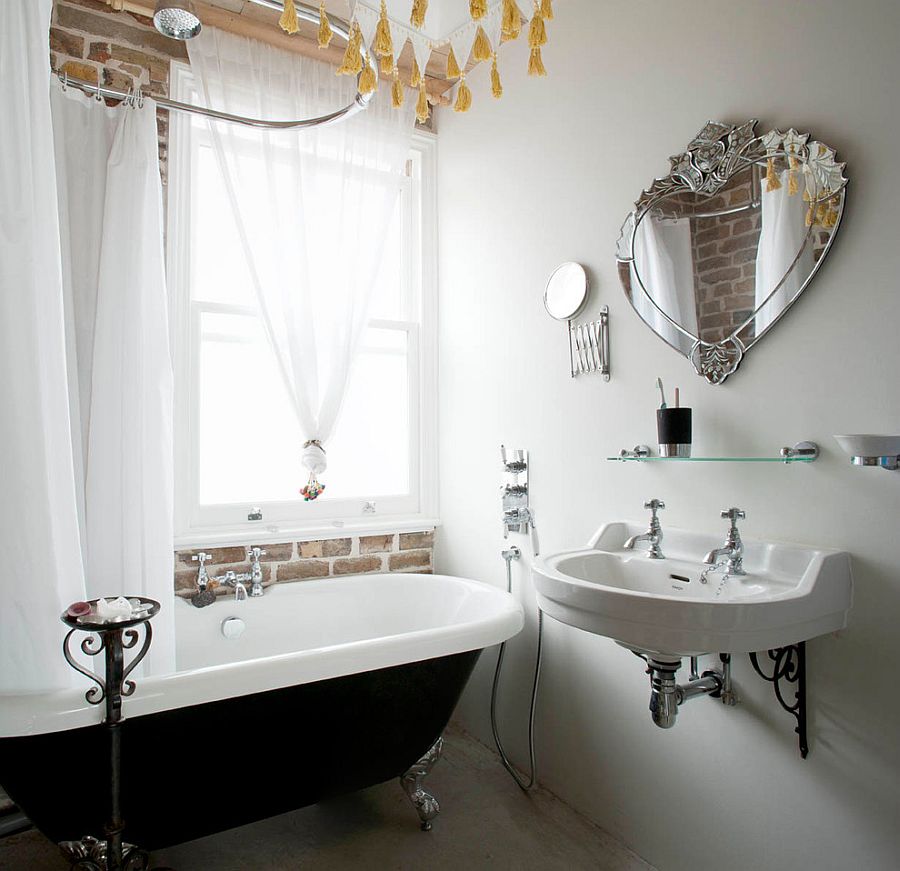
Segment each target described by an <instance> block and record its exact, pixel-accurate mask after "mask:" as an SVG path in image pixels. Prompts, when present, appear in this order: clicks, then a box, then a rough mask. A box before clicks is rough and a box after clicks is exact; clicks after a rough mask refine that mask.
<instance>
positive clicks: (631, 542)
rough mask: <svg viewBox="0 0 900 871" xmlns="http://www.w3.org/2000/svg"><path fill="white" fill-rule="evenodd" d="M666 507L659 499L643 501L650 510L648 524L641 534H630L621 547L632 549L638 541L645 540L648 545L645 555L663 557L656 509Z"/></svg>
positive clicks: (661, 537)
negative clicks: (648, 548)
mask: <svg viewBox="0 0 900 871" xmlns="http://www.w3.org/2000/svg"><path fill="white" fill-rule="evenodd" d="M665 507H666V503H665V502H663V501H661V500H660V499H650V500H648V501H647V502H645V503H644V508H647V509H649V511H650V526H649V528H648V529H647V531H646V532H645V533H643V534H642V535H632V536H631V538H629V539H628V540H627V541H626V542H625V544H623V545H622V547H623V548H624V549H625V550H634V546H635V545H636V544H637V543H638V542H639V541H646V542H647V543H648V544H649V545H650V550H648V551H647V556H648V557H649V558H650V559H665V555H664V554H663V552H662V546H661V545H662V540H663V531H662V526H661V525H660V522H659V516H658V514H657V512H658V511H660V510H661V509H663V508H665Z"/></svg>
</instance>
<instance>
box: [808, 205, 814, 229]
mask: <svg viewBox="0 0 900 871" xmlns="http://www.w3.org/2000/svg"><path fill="white" fill-rule="evenodd" d="M815 214H816V207H815V205H813V204H812V203H810V204H809V208H808V209H807V210H806V226H807V227H811V226H812V222H813V218H814V217H815Z"/></svg>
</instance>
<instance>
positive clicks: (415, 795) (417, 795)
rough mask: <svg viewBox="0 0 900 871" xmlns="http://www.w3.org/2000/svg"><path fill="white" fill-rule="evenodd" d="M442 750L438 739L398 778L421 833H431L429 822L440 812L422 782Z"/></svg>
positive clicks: (442, 742)
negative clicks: (419, 821) (420, 823)
mask: <svg viewBox="0 0 900 871" xmlns="http://www.w3.org/2000/svg"><path fill="white" fill-rule="evenodd" d="M443 749H444V739H443V738H438V739H437V741H435V742H434V744H432V745H431V747H430V748H429V750H428V752H427V753H426V754H425V755H424V756H423V757H422V758H421V759H420V760H419V761H418V762H417V763H416V764H415V765H413V766H412V767H411V768H410V769H409V770H408V771H407V772H406V773H405V774H403V775H401V777H400V785H401V786H402V787H403V791H404V792H405V793H406V795H407V796H408V797H409V800H410V801H411V802H412V803H413V807H414V808H415V809H416V813H417V814H418V815H419V819H420V820H421V822H422V831H423V832H429V831H431V821H432V820H433V819H434V818H435V817H436V816H437V815H438V814H439V813H440V812H441V806H440V804H439V803H438V800H437V799H436V798H435V797H434V796H433V795H431V793H429V792H426V791H425V790H424V789H423V788H422V781H423V780H424V779H425V778H426V777H427V776H428V774H429V772H430V771H431V769H432V768H434V766H435V765H436V764H437V761H438V759H440V758H441V752H442V751H443Z"/></svg>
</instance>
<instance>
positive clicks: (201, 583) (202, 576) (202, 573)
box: [191, 551, 212, 593]
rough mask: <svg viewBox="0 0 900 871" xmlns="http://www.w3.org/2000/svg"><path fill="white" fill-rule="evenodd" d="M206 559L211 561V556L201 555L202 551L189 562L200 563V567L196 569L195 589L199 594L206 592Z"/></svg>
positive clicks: (208, 554)
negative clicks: (196, 588)
mask: <svg viewBox="0 0 900 871" xmlns="http://www.w3.org/2000/svg"><path fill="white" fill-rule="evenodd" d="M208 559H212V554H210V553H203V551H201V552H200V553H198V554H195V555H194V556H192V557H191V562H195V563H196V562H199V563H200V567H199V568H198V569H197V587H198V589H199V590H200V592H201V593H202V592H204V591H205V590H206V585H207V584H208V583H209V572H208V571H207V570H206V561H207V560H208Z"/></svg>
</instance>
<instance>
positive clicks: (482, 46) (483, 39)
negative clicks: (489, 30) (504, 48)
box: [472, 25, 494, 62]
mask: <svg viewBox="0 0 900 871" xmlns="http://www.w3.org/2000/svg"><path fill="white" fill-rule="evenodd" d="M493 53H494V52H493V49H492V48H491V41H490V40H489V39H488V36H487V34H486V33H485V32H484V28H483V27H481V25H479V26H478V33H477V34H476V36H475V44H474V45H473V46H472V57H473V58H475V60H477V61H479V62H481V61H483V60H490V59H491V55H492V54H493Z"/></svg>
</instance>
